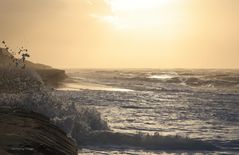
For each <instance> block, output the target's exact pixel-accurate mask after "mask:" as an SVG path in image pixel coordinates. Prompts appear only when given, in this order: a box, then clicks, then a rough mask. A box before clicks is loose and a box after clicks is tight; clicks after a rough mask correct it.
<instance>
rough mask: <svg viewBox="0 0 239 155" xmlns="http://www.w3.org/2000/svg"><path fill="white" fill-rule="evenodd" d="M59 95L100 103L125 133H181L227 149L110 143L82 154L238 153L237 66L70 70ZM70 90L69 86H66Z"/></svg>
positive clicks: (84, 102)
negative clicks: (154, 148) (127, 146)
mask: <svg viewBox="0 0 239 155" xmlns="http://www.w3.org/2000/svg"><path fill="white" fill-rule="evenodd" d="M68 75H69V79H67V80H66V81H65V83H64V86H63V87H62V89H64V91H60V92H59V93H60V94H62V95H63V94H64V95H65V94H67V95H66V96H68V97H69V99H70V100H72V101H74V102H77V103H78V104H82V105H88V106H93V107H96V108H97V109H98V110H99V111H100V112H101V113H102V115H103V117H104V118H105V119H106V120H107V121H108V122H109V125H110V128H111V129H112V130H114V131H118V132H123V133H138V132H144V133H149V134H154V133H155V132H158V133H159V134H161V135H180V136H186V137H190V138H196V139H200V140H203V141H209V142H211V143H213V144H214V145H216V146H218V147H220V148H221V149H222V150H224V152H223V151H222V152H220V151H218V152H217V151H216V152H190V151H187V150H186V151H183V152H167V151H166V152H165V151H156V152H155V151H149V150H148V151H147V150H144V149H143V150H138V149H122V148H114V149H112V147H109V148H108V149H104V150H100V149H97V148H88V149H84V150H83V152H81V153H84V154H94V153H95V154H192V153H198V154H200V153H201V154H202V153H205V154H215V153H218V154H236V153H238V152H237V151H238V150H239V91H238V90H239V71H237V70H69V71H68ZM66 90H68V91H66Z"/></svg>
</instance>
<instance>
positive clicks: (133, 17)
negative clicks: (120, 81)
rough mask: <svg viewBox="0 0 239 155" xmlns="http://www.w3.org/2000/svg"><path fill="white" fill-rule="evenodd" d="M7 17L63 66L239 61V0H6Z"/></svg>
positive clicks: (44, 58)
mask: <svg viewBox="0 0 239 155" xmlns="http://www.w3.org/2000/svg"><path fill="white" fill-rule="evenodd" d="M0 21H1V22H0V40H5V41H6V42H7V43H8V45H9V46H10V47H11V48H13V49H18V48H19V47H21V46H24V47H26V48H28V49H29V50H30V54H31V59H30V60H32V61H34V62H37V63H44V64H48V65H51V66H54V67H58V68H239V61H238V60H239V0H0Z"/></svg>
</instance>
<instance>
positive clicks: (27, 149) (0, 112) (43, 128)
mask: <svg viewBox="0 0 239 155" xmlns="http://www.w3.org/2000/svg"><path fill="white" fill-rule="evenodd" d="M0 124H1V125H0V154H4V153H6V154H7V153H8V154H18V155H19V154H20V155H21V154H22V155H23V154H24V155H28V154H42V155H77V145H76V143H75V142H74V141H73V140H72V139H71V138H69V137H67V136H66V133H65V132H63V131H62V130H61V129H59V128H58V127H56V126H55V125H54V124H53V123H52V122H51V121H50V120H49V119H48V118H47V117H45V116H43V115H41V114H38V113H34V112H29V111H23V110H20V109H9V108H0Z"/></svg>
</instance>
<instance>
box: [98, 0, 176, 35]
mask: <svg viewBox="0 0 239 155" xmlns="http://www.w3.org/2000/svg"><path fill="white" fill-rule="evenodd" d="M179 1H180V0H106V2H107V4H108V5H109V7H110V9H111V12H112V14H111V15H107V16H104V17H102V18H101V20H103V21H105V22H107V23H110V24H111V25H113V26H114V27H116V28H117V29H121V30H122V29H123V30H136V31H137V30H140V31H142V30H145V29H149V30H151V29H160V30H162V29H169V28H170V27H172V25H177V22H178V16H179V12H177V11H176V10H175V9H172V8H174V7H173V6H174V5H175V4H176V3H178V2H179ZM162 31H164V30H162ZM167 31H169V30H167ZM163 33H164V32H161V34H163Z"/></svg>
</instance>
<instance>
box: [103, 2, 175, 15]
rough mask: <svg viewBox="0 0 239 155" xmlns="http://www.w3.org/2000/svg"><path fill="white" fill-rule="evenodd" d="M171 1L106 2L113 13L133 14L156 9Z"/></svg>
mask: <svg viewBox="0 0 239 155" xmlns="http://www.w3.org/2000/svg"><path fill="white" fill-rule="evenodd" d="M170 1H171V0H108V3H109V5H110V6H111V9H112V11H114V12H128V13H129V12H135V11H146V10H151V9H156V8H158V7H162V6H165V5H166V4H168V3H170Z"/></svg>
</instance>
